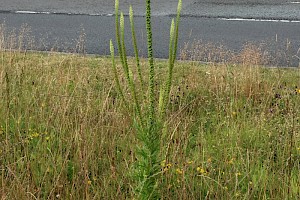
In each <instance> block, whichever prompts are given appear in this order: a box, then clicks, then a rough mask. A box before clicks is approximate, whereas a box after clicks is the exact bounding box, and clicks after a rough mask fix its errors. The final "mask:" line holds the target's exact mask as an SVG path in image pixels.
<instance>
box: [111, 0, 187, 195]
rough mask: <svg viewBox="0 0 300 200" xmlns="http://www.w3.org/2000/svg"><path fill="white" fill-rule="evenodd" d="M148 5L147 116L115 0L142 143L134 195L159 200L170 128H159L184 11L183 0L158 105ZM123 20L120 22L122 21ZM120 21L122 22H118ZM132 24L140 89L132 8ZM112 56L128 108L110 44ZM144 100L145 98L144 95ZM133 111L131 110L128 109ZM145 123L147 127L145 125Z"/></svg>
mask: <svg viewBox="0 0 300 200" xmlns="http://www.w3.org/2000/svg"><path fill="white" fill-rule="evenodd" d="M145 2H146V31H147V50H148V65H149V66H148V69H149V77H148V78H149V81H148V99H147V102H148V109H147V112H145V113H142V109H141V105H140V103H139V101H138V98H137V97H138V95H137V91H136V87H135V83H134V74H133V73H132V70H131V69H129V66H128V61H127V55H126V47H125V31H124V30H125V27H124V15H123V13H122V12H121V14H120V16H119V0H115V22H116V41H117V44H118V52H119V56H120V60H121V64H122V67H123V71H124V74H125V78H126V80H127V83H128V87H129V89H130V94H131V97H132V99H133V100H134V106H133V107H131V108H134V110H135V114H136V116H135V117H137V118H135V117H134V118H133V121H134V122H135V123H134V124H135V125H136V126H135V128H136V131H137V137H138V139H139V141H140V144H141V146H139V147H137V154H136V155H137V162H136V167H135V168H134V169H136V173H135V175H136V185H135V192H136V193H135V194H136V196H137V198H138V199H159V187H158V184H159V176H160V174H161V173H160V162H159V161H160V160H161V159H160V158H161V154H162V149H161V144H160V141H161V138H162V133H166V132H167V131H166V130H167V127H166V126H160V124H162V125H165V124H166V123H165V122H164V120H165V119H164V115H165V113H166V110H167V105H168V103H169V101H168V99H169V96H170V90H171V84H172V75H173V68H174V63H175V60H176V54H177V43H178V29H179V28H178V27H179V19H180V11H181V7H182V0H179V2H178V8H177V17H176V22H175V20H174V19H173V20H172V23H171V28H170V43H169V68H168V74H167V79H166V82H165V83H164V84H163V86H161V88H160V91H159V93H160V95H159V102H158V104H157V105H156V103H155V88H154V84H155V79H154V77H155V68H154V58H153V46H152V45H153V41H152V27H151V1H150V0H145ZM119 17H120V19H119ZM119 20H120V21H119ZM129 20H130V26H131V32H132V44H133V48H134V54H135V59H136V66H137V71H138V77H139V81H140V83H141V85H142V86H143V84H144V83H143V82H144V81H143V77H142V72H141V66H140V60H139V55H138V48H137V42H136V35H135V28H134V19H133V9H132V7H131V6H130V8H129ZM110 52H111V57H112V64H113V72H114V76H115V81H116V86H117V89H118V91H119V93H120V96H121V98H122V101H123V102H124V103H125V105H128V104H127V102H126V98H125V96H124V94H125V93H124V92H123V90H122V88H121V85H120V81H119V77H118V73H117V68H116V63H115V55H114V46H113V43H112V41H110ZM142 96H144V95H143V94H142ZM128 109H130V107H129V108H128ZM136 119H139V122H140V123H136V122H137V121H136ZM144 122H145V124H144Z"/></svg>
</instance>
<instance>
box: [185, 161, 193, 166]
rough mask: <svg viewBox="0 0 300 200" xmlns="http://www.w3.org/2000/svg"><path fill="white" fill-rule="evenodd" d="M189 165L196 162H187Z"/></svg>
mask: <svg viewBox="0 0 300 200" xmlns="http://www.w3.org/2000/svg"><path fill="white" fill-rule="evenodd" d="M186 163H187V164H189V165H190V164H193V163H194V161H192V160H190V161H188V162H186Z"/></svg>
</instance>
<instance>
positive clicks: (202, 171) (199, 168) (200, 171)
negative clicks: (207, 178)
mask: <svg viewBox="0 0 300 200" xmlns="http://www.w3.org/2000/svg"><path fill="white" fill-rule="evenodd" d="M197 172H199V173H201V174H205V172H206V171H205V169H203V168H201V167H197Z"/></svg>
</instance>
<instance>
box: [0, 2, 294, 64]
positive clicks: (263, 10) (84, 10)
mask: <svg viewBox="0 0 300 200" xmlns="http://www.w3.org/2000/svg"><path fill="white" fill-rule="evenodd" d="M1 2H3V3H1V8H0V23H1V22H5V24H6V32H7V33H9V32H10V31H12V30H13V29H16V30H19V29H20V27H21V26H22V25H23V24H27V25H28V26H29V27H30V28H31V32H30V33H29V34H28V35H30V38H31V40H32V41H33V40H34V43H35V45H34V46H35V47H34V48H36V49H39V50H50V49H55V50H59V51H67V52H73V51H79V50H78V49H79V48H81V45H80V44H81V41H82V40H84V42H83V43H84V48H85V51H86V52H87V53H92V54H102V55H107V54H109V40H110V39H114V32H115V30H114V17H112V16H111V14H112V13H113V4H114V3H113V1H107V0H103V1H97V0H87V1H82V0H73V1H71V0H64V1H61V0H51V1H49V0H47V1H46V0H26V1H25V0H1ZM141 2H143V1H140V0H139V1H138V0H124V1H122V0H121V1H120V4H121V9H122V10H124V11H126V10H127V8H128V4H129V3H131V4H133V6H134V8H135V13H136V14H137V15H138V16H137V17H136V18H135V23H136V29H137V37H138V38H137V39H138V44H139V49H140V54H141V55H143V56H146V32H145V24H144V21H145V18H144V17H143V10H144V8H143V6H144V5H143V3H141ZM176 2H177V1H176V0H156V1H152V3H153V4H152V6H153V7H152V9H153V15H154V17H153V23H152V24H153V30H154V31H153V34H154V35H153V36H154V49H155V52H154V56H155V57H159V58H166V57H167V56H168V52H167V50H168V41H169V25H170V23H171V16H173V15H174V14H175V11H176V6H177V5H176ZM299 6H300V4H296V3H293V4H291V3H290V1H285V0H272V1H267V0H260V1H259V0H223V1H221V0H198V1H197V0H185V1H184V2H183V17H182V18H181V26H180V40H179V49H181V50H182V49H184V47H185V46H186V44H187V43H189V44H191V43H194V42H195V41H202V42H201V44H207V43H212V44H218V45H219V46H220V45H222V46H223V47H222V48H225V49H226V50H227V51H235V52H239V51H241V50H242V49H243V46H244V45H245V44H246V43H247V42H252V43H255V44H256V45H257V46H258V47H260V48H262V50H263V52H264V53H266V54H268V55H270V56H272V57H274V58H276V59H273V61H272V62H273V63H270V64H272V65H273V64H275V65H284V66H298V63H299V60H298V58H297V57H296V56H295V55H298V56H299V52H298V50H299V47H300V34H299V33H300V23H299V22H300V12H299V10H300V7H299ZM286 9H289V10H286ZM17 11H22V12H21V13H24V12H23V11H35V12H47V13H48V14H17V13H18V12H17ZM19 13H20V12H19ZM93 15H94V16H93ZM225 18H226V19H225ZM236 18H243V19H258V20H263V21H251V20H250V21H249V20H241V19H239V20H237V19H236ZM228 19H230V20H228ZM272 20H274V21H272ZM276 20H284V21H276ZM290 20H292V21H293V22H288V21H290ZM126 23H127V26H126V27H128V28H129V26H128V25H129V23H128V18H126ZM80 35H81V36H83V37H80ZM130 35H131V33H130V31H129V30H127V31H126V38H128V40H127V41H126V43H127V47H128V51H129V55H133V51H132V48H131V46H132V45H131V37H130ZM28 37H29V36H28ZM218 45H217V48H218V47H219V46H218ZM203 46H205V45H203ZM206 54H209V52H207V51H206ZM204 60H205V57H204Z"/></svg>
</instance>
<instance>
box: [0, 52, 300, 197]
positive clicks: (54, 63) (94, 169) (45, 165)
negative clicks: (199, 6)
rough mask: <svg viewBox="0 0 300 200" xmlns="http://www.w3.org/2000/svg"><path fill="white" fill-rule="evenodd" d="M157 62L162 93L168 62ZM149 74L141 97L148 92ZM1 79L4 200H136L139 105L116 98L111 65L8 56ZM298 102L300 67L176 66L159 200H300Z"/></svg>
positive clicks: (0, 65)
mask: <svg viewBox="0 0 300 200" xmlns="http://www.w3.org/2000/svg"><path fill="white" fill-rule="evenodd" d="M116 61H117V68H118V70H119V71H121V64H120V60H119V59H117V60H116ZM134 62H135V61H134V59H129V66H134V65H135V64H134ZM155 62H156V67H157V73H156V80H158V81H157V82H156V83H155V87H157V90H156V91H159V88H160V86H161V84H163V83H164V81H165V79H166V77H164V76H163V75H164V74H166V71H167V66H168V63H167V61H159V60H155ZM146 65H147V61H146V60H141V74H142V75H143V76H144V80H145V82H146V84H145V85H144V86H141V84H136V85H137V88H136V90H137V91H141V90H143V91H146V90H147V88H146V85H147V81H146V80H147V79H146V78H145V77H148V71H147V67H146ZM131 69H132V71H133V74H138V72H135V70H136V69H135V67H132V68H131ZM0 81H1V85H0V95H1V98H0V125H1V128H0V177H1V178H0V197H1V199H127V198H133V197H134V194H133V189H134V186H133V184H134V183H133V182H132V178H131V177H132V166H133V163H134V162H135V161H136V152H135V150H136V146H137V145H138V143H139V141H138V139H137V138H136V134H137V133H136V129H135V128H134V122H133V121H132V117H131V116H133V115H134V113H130V112H128V110H134V109H127V108H128V107H131V106H134V104H133V103H132V104H131V103H129V104H128V105H124V103H123V101H122V100H121V98H120V96H119V94H118V92H117V91H116V86H115V82H114V74H113V71H112V66H111V59H109V58H105V57H90V56H82V55H74V54H69V55H62V54H52V53H29V52H21V51H14V50H11V51H1V52H0ZM134 81H136V82H138V81H139V77H134ZM120 82H121V83H120V84H121V85H122V86H123V87H125V88H124V91H125V92H124V96H125V97H126V99H127V100H128V102H132V101H133V100H132V99H131V95H130V94H129V93H130V88H127V87H126V85H127V84H126V77H125V76H122V75H121V73H120ZM143 87H145V88H143ZM143 99H145V98H143V97H139V100H140V104H141V109H142V110H143V109H147V102H143V101H142V100H143ZM158 99H159V94H156V96H155V101H158ZM299 102H300V71H299V68H289V69H286V68H265V67H260V66H256V65H253V63H250V64H249V63H248V64H247V63H243V64H241V65H231V64H215V63H212V64H199V63H198V62H177V63H176V64H175V67H174V79H173V84H172V88H171V96H170V103H169V104H168V109H167V113H166V119H167V126H166V130H165V133H166V135H164V136H163V137H162V138H161V146H162V148H161V149H162V151H164V152H161V153H162V155H166V158H165V159H164V160H163V161H162V163H161V178H160V181H159V184H160V187H159V192H160V195H161V197H162V198H163V199H299V198H300V189H299V188H300V173H299V169H300V140H299V137H300V135H299V130H300V123H299V112H300V104H299Z"/></svg>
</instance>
